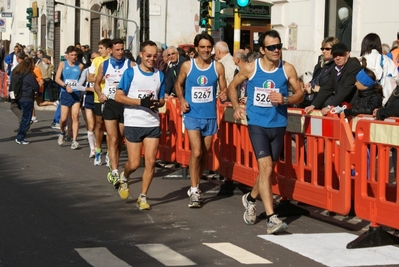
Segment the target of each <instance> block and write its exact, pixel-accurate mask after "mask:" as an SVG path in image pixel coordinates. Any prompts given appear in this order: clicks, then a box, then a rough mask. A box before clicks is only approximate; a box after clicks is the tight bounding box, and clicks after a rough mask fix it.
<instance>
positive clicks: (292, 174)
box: [220, 107, 354, 214]
mask: <svg viewBox="0 0 399 267" xmlns="http://www.w3.org/2000/svg"><path fill="white" fill-rule="evenodd" d="M233 113H234V111H233V109H232V108H231V107H227V108H226V110H225V115H224V118H223V120H222V122H221V127H220V130H221V131H222V136H223V139H221V151H222V154H221V158H220V161H221V164H220V165H221V167H220V174H221V175H223V176H226V177H232V179H233V180H234V181H237V182H240V183H243V184H246V185H248V186H253V185H254V182H255V180H256V177H257V175H258V168H257V164H256V158H255V155H254V153H253V150H252V146H251V143H250V139H249V135H248V128H247V124H246V121H245V120H242V121H240V122H236V121H235V120H234V118H233ZM353 150H354V141H353V135H352V132H351V130H350V127H349V124H348V123H346V122H345V121H344V120H343V119H342V118H339V117H338V116H332V117H321V116H319V117H313V116H309V115H303V114H300V113H299V114H292V113H289V115H288V126H287V132H286V135H285V139H284V151H283V155H282V158H281V159H280V160H279V161H278V163H277V165H276V169H275V170H276V177H275V178H276V179H273V184H272V189H273V193H274V194H278V195H280V196H282V197H283V198H287V199H292V200H297V201H301V202H303V203H306V204H309V205H313V206H316V207H320V208H324V209H327V210H329V211H334V212H337V213H340V214H348V213H349V211H350V208H351V175H350V166H351V164H350V160H351V154H352V152H353Z"/></svg>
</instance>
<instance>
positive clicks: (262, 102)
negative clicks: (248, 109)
mask: <svg viewBox="0 0 399 267" xmlns="http://www.w3.org/2000/svg"><path fill="white" fill-rule="evenodd" d="M273 91H274V92H276V93H278V92H279V89H278V88H262V87H255V90H254V106H257V107H263V108H271V107H273V104H272V101H271V100H270V98H269V95H270V93H271V92H273Z"/></svg>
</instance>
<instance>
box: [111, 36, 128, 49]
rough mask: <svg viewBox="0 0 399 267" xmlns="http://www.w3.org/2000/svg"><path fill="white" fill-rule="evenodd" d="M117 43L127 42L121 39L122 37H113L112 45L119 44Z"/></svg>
mask: <svg viewBox="0 0 399 267" xmlns="http://www.w3.org/2000/svg"><path fill="white" fill-rule="evenodd" d="M117 44H123V45H124V44H125V42H124V41H123V40H122V39H121V38H114V39H112V41H111V47H113V46H114V45H117Z"/></svg>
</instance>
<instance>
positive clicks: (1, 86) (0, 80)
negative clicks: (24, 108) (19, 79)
mask: <svg viewBox="0 0 399 267" xmlns="http://www.w3.org/2000/svg"><path fill="white" fill-rule="evenodd" d="M0 97H1V98H3V99H7V98H8V76H7V73H6V72H3V71H0Z"/></svg>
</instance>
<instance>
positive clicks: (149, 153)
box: [141, 138, 159, 195]
mask: <svg viewBox="0 0 399 267" xmlns="http://www.w3.org/2000/svg"><path fill="white" fill-rule="evenodd" d="M143 144H144V158H145V169H144V173H143V183H142V185H141V194H145V195H146V194H147V192H148V189H149V188H150V184H151V182H152V178H153V177H154V172H155V159H156V155H157V152H158V144H159V138H144V141H143Z"/></svg>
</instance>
